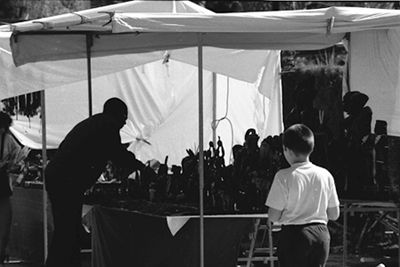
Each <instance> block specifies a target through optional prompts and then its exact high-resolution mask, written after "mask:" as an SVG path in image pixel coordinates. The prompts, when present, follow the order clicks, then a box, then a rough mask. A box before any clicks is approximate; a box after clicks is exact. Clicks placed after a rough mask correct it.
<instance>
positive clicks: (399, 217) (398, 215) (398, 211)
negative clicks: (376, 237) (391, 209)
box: [397, 209, 400, 266]
mask: <svg viewBox="0 0 400 267" xmlns="http://www.w3.org/2000/svg"><path fill="white" fill-rule="evenodd" d="M397 227H398V231H399V232H398V235H397V236H398V244H399V255H398V261H399V262H398V264H399V266H400V210H399V209H397Z"/></svg>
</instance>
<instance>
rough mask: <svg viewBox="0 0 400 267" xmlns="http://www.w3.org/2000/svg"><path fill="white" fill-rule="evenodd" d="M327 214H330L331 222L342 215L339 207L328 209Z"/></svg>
mask: <svg viewBox="0 0 400 267" xmlns="http://www.w3.org/2000/svg"><path fill="white" fill-rule="evenodd" d="M326 213H327V214H328V219H329V220H331V221H336V220H337V219H338V218H339V215H340V209H339V206H336V207H332V208H328V209H327V210H326Z"/></svg>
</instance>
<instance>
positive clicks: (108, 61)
mask: <svg viewBox="0 0 400 267" xmlns="http://www.w3.org/2000/svg"><path fill="white" fill-rule="evenodd" d="M154 6H156V8H155V9H156V11H157V12H165V13H171V14H173V15H178V14H179V13H184V12H191V13H193V14H194V12H197V13H202V14H212V12H210V11H208V10H206V9H204V8H202V7H199V6H197V5H195V4H193V3H191V2H188V1H178V2H176V3H173V2H171V1H161V2H158V1H132V2H128V3H122V4H117V5H111V6H107V7H102V8H95V9H91V10H87V11H81V12H78V13H77V14H79V16H85V18H88V17H90V16H96V15H99V14H100V15H102V16H104V14H103V13H99V12H105V11H107V12H119V11H121V10H124V11H131V12H132V11H135V12H148V11H150V10H152V7H154ZM79 16H78V15H71V14H67V15H61V16H55V17H51V18H45V19H41V20H39V21H41V22H43V21H46V23H50V24H54V23H56V22H58V21H64V20H65V19H66V18H68V17H72V18H74V19H76V17H78V18H79ZM105 22H107V21H101V20H96V23H98V24H99V25H103V24H105ZM62 23H64V22H62ZM39 24H40V23H39ZM73 24H74V22H71V24H68V25H73ZM88 24H89V23H88ZM15 25H17V27H25V26H24V25H31V26H34V27H35V26H36V23H33V22H22V23H17V24H15ZM64 25H65V24H64ZM89 26H90V27H93V22H91V23H90V25H89ZM68 27H69V28H70V29H71V27H72V26H68ZM79 27H82V25H80V26H79ZM104 27H106V28H107V27H108V26H104ZM72 28H73V27H72ZM80 29H81V28H80ZM0 34H1V35H0V37H2V38H0V50H1V51H0V64H1V65H2V70H3V73H4V77H5V78H4V79H2V81H0V86H1V88H2V89H3V90H2V91H1V92H0V94H1V98H6V97H9V96H14V95H19V94H23V93H27V92H32V91H37V90H40V89H45V94H46V99H47V101H46V103H47V107H46V108H47V118H46V120H47V147H48V148H56V147H57V146H58V144H59V143H60V142H61V140H62V139H63V137H64V136H65V134H66V133H67V132H68V131H69V130H70V129H71V128H72V127H73V126H74V125H75V124H76V123H77V122H79V121H80V120H82V119H84V118H86V117H87V115H88V113H87V105H88V104H87V102H88V97H87V92H86V90H87V89H86V87H87V85H86V82H85V80H86V78H87V73H86V71H85V69H86V58H83V59H79V58H76V59H73V60H59V61H45V62H36V63H32V64H27V65H24V66H19V67H15V66H14V64H13V62H12V57H11V54H12V53H11V51H10V50H11V49H10V46H9V44H10V33H8V32H5V33H0ZM84 43H85V41H84V40H83V43H79V42H78V43H76V44H74V46H83V47H85V45H84ZM50 47H51V46H50ZM195 50H196V49H195V48H185V49H178V50H168V51H165V50H163V51H160V52H159V51H155V52H148V53H140V54H125V55H122V56H120V55H111V56H108V57H95V58H93V59H92V77H93V80H92V85H93V87H94V88H95V90H94V92H93V93H92V94H93V96H92V98H93V109H94V111H95V112H100V111H101V108H102V104H103V103H104V101H105V100H106V99H107V98H109V97H111V96H118V97H120V98H122V99H123V100H124V101H126V102H127V103H128V106H129V111H130V113H129V121H128V124H127V126H126V127H124V129H123V131H122V132H121V133H122V139H123V141H124V142H132V144H131V147H130V149H131V150H133V151H134V152H135V154H136V155H137V156H138V157H139V158H140V159H142V160H144V161H145V160H148V159H152V158H155V159H158V160H160V161H161V160H163V159H164V157H165V156H166V155H168V156H169V163H171V164H180V160H181V159H182V158H183V157H184V156H185V155H186V149H187V148H192V149H193V148H196V146H198V143H197V145H196V140H195V139H196V138H193V136H196V134H197V129H198V127H197V125H196V123H194V122H195V121H194V120H193V119H192V118H190V117H188V114H193V112H195V110H193V109H194V108H195V107H196V98H195V97H194V96H195V95H194V94H193V93H191V92H193V90H196V84H197V82H196V80H197V76H196V73H195V71H196V70H195V68H194V67H192V66H189V65H187V64H191V65H197V53H196V51H195ZM92 54H93V51H92ZM178 62H180V63H178ZM279 62H280V58H279V52H278V51H264V50H258V51H257V50H253V51H245V50H233V49H221V48H212V47H205V48H204V59H203V64H204V69H206V70H209V71H208V72H206V73H205V95H206V97H205V99H204V105H205V107H206V108H205V110H206V112H207V113H206V118H205V119H206V127H205V131H206V133H205V137H204V140H205V141H206V142H208V141H210V140H211V139H212V121H213V120H214V119H216V118H221V117H224V118H226V119H227V120H225V121H224V122H223V123H220V124H219V127H218V128H217V135H219V136H221V138H222V140H224V141H226V143H225V145H226V146H227V147H229V146H231V145H232V144H234V143H241V142H243V136H244V133H245V131H246V130H247V129H248V128H256V129H257V131H258V132H259V133H260V134H261V136H267V135H269V134H279V133H280V132H281V130H282V118H281V96H280V79H279V75H278V73H279V71H280V63H279ZM238 66H240V67H238ZM125 69H126V70H125ZM211 72H215V73H219V74H218V75H217V77H216V79H213V78H212V77H213V75H212V74H211ZM182 77H185V79H183V78H182ZM227 77H229V78H227ZM213 81H214V83H216V84H218V88H219V89H220V90H217V92H216V93H214V94H216V96H217V99H218V100H217V101H218V102H219V103H220V104H218V105H216V108H217V110H216V111H215V114H212V110H213V108H212V107H213V103H212V102H213V97H212V94H213V92H212V89H213V86H214V87H215V85H216V84H214V85H213ZM10 85H12V86H10ZM258 91H259V92H260V93H262V94H260V93H259V92H258ZM228 100H229V101H228ZM237 106H241V109H240V112H239V111H238V110H235V109H233V108H232V107H237ZM193 123H194V124H193ZM230 123H233V125H231V124H230ZM12 131H13V133H14V135H15V136H17V138H18V139H19V140H20V141H21V142H22V143H23V144H25V145H27V146H30V147H32V148H40V147H41V143H42V140H41V125H40V120H39V118H38V117H36V118H29V119H28V118H24V117H21V116H18V119H16V120H15V122H14V126H13V128H12ZM183 131H184V132H185V135H184V136H183V137H182V136H180V135H179V132H183ZM149 144H151V145H149ZM229 150H230V149H227V151H229ZM229 155H230V154H229V153H227V154H226V159H227V160H229Z"/></svg>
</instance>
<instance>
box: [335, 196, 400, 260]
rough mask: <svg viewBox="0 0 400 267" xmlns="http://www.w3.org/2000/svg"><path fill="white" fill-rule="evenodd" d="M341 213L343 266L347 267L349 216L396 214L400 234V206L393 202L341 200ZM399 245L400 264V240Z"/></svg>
mask: <svg viewBox="0 0 400 267" xmlns="http://www.w3.org/2000/svg"><path fill="white" fill-rule="evenodd" d="M340 202H341V204H342V205H343V206H342V207H341V212H342V213H343V266H347V265H346V264H347V226H348V214H349V213H355V212H382V211H383V212H396V215H397V226H398V231H399V233H400V208H399V207H400V206H399V204H396V203H393V202H380V201H363V200H343V199H342V200H340ZM398 244H399V256H398V257H399V262H400V238H399V241H398Z"/></svg>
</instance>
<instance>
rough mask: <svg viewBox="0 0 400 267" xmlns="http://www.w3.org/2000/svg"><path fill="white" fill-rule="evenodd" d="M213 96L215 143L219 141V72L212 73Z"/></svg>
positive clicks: (213, 136) (213, 134) (213, 133)
mask: <svg viewBox="0 0 400 267" xmlns="http://www.w3.org/2000/svg"><path fill="white" fill-rule="evenodd" d="M212 90H213V91H212V97H213V102H212V105H213V113H212V116H213V117H212V118H213V120H212V138H213V143H214V145H215V144H216V143H217V74H216V73H215V72H213V74H212Z"/></svg>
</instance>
